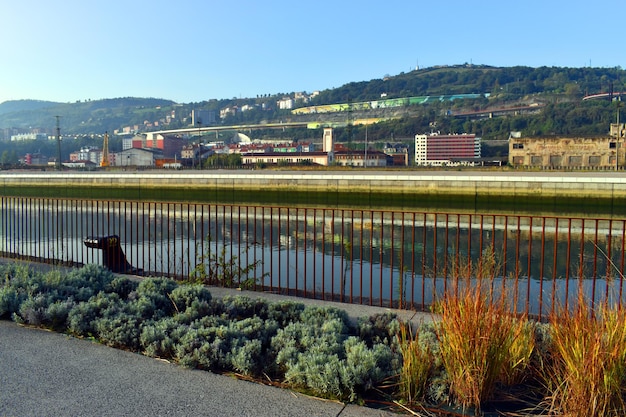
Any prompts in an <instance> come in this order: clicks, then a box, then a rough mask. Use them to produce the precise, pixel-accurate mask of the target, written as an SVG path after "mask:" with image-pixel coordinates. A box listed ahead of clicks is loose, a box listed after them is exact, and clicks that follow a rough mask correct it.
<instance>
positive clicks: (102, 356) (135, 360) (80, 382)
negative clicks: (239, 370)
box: [0, 320, 394, 417]
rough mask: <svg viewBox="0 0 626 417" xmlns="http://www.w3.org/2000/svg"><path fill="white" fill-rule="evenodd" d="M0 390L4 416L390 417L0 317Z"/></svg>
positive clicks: (381, 413) (1, 409)
mask: <svg viewBox="0 0 626 417" xmlns="http://www.w3.org/2000/svg"><path fill="white" fill-rule="evenodd" d="M0 386H2V389H1V390H0V416H2V417H9V416H19V417H27V416H55V417H63V416H99V417H106V416H177V417H185V416H189V417H191V416H233V417H238V416H255V417H264V416H267V417H275V416H294V417H295V416H307V417H316V416H320V417H357V416H363V417H370V416H371V417H374V416H381V417H390V416H394V414H391V413H388V412H386V411H381V410H373V409H369V408H363V407H359V406H355V405H347V406H344V405H343V404H341V403H337V402H333V401H324V400H320V399H316V398H311V397H307V396H304V395H301V394H298V393H294V392H292V391H289V390H285V389H279V388H276V387H270V386H265V385H260V384H256V383H251V382H246V381H241V380H237V379H235V378H231V377H228V376H224V375H216V374H213V373H210V372H204V371H196V370H189V369H183V368H181V367H178V366H176V365H173V364H170V363H166V362H163V361H159V360H155V359H151V358H148V357H144V356H141V355H138V354H135V353H131V352H125V351H121V350H117V349H112V348H109V347H106V346H103V345H99V344H96V343H93V342H91V341H89V340H81V339H75V338H72V337H69V336H67V335H63V334H59V333H53V332H48V331H45V330H39V329H31V328H24V327H20V326H18V325H16V324H15V323H12V322H9V321H1V320H0Z"/></svg>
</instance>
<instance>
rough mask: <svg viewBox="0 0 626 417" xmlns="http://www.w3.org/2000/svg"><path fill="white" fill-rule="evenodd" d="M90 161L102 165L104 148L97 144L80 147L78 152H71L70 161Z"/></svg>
mask: <svg viewBox="0 0 626 417" xmlns="http://www.w3.org/2000/svg"><path fill="white" fill-rule="evenodd" d="M79 161H90V162H92V163H94V164H97V165H100V162H101V161H102V150H101V149H100V148H97V147H95V146H86V147H83V148H80V150H79V151H77V152H72V153H70V162H79Z"/></svg>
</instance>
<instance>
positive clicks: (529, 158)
mask: <svg viewBox="0 0 626 417" xmlns="http://www.w3.org/2000/svg"><path fill="white" fill-rule="evenodd" d="M621 131H623V127H622V129H619V126H617V125H616V126H611V133H610V134H609V135H607V136H601V137H564V136H554V137H537V138H521V137H513V136H512V137H511V138H509V163H510V164H511V165H512V166H514V167H525V168H541V169H590V170H594V169H623V168H624V166H625V163H626V148H625V147H624V138H623V137H621V135H619V132H621Z"/></svg>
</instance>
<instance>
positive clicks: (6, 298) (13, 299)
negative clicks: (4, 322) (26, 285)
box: [0, 287, 24, 319]
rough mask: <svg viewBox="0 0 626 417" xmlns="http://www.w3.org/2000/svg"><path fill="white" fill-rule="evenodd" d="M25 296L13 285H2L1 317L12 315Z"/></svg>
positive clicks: (0, 294)
mask: <svg viewBox="0 0 626 417" xmlns="http://www.w3.org/2000/svg"><path fill="white" fill-rule="evenodd" d="M23 298H24V295H23V294H20V293H19V292H18V290H17V289H15V288H13V287H0V319H2V318H6V317H10V316H11V315H12V314H13V313H15V312H17V311H18V310H19V308H20V304H21V303H22V301H23Z"/></svg>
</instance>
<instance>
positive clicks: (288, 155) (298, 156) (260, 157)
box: [241, 152, 328, 166]
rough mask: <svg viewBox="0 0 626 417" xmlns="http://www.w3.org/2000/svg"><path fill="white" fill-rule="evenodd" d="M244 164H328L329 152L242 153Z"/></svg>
mask: <svg viewBox="0 0 626 417" xmlns="http://www.w3.org/2000/svg"><path fill="white" fill-rule="evenodd" d="M241 161H242V163H243V165H248V166H250V165H257V164H266V165H277V164H279V163H281V162H282V163H286V164H290V165H297V164H311V165H323V166H326V165H328V153H327V152H268V153H244V154H241Z"/></svg>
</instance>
